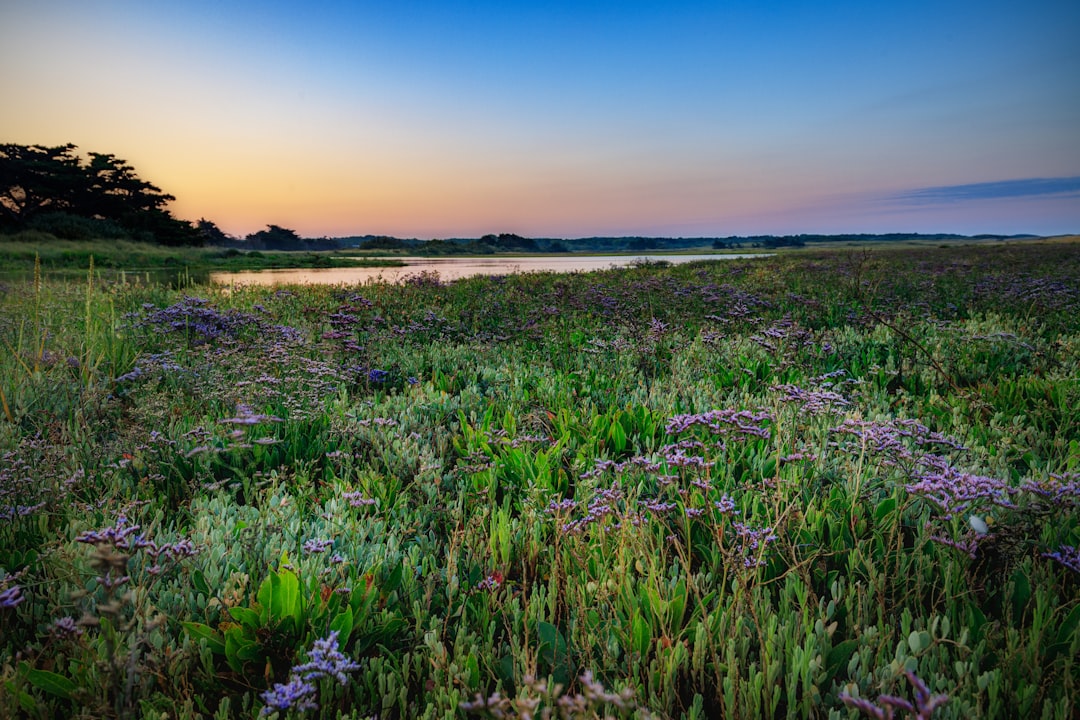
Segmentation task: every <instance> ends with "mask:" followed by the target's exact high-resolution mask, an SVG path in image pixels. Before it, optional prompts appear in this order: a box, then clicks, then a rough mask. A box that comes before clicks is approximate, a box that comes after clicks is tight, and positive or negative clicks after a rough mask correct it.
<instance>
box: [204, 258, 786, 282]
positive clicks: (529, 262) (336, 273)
mask: <svg viewBox="0 0 1080 720" xmlns="http://www.w3.org/2000/svg"><path fill="white" fill-rule="evenodd" d="M754 257H766V254H764V253H743V254H739V253H735V254H730V255H634V256H631V255H623V256H612V255H551V256H532V257H490V258H487V257H478V258H443V257H435V258H433V257H403V258H395V259H398V260H401V261H402V262H404V263H405V265H403V266H401V267H367V268H364V267H356V268H314V269H293V270H248V271H243V272H212V273H210V282H211V283H214V284H218V285H294V284H298V285H303V284H315V285H357V284H363V283H366V282H373V281H378V280H382V281H384V282H389V283H400V282H402V281H404V280H405V279H406V278H408V277H410V276H416V275H419V274H420V273H423V272H436V273H438V274H439V279H440V280H459V279H461V278H467V277H473V276H474V275H510V274H513V273H526V272H578V271H588V270H605V269H608V268H612V267H626V266H627V265H631V264H634V263H640V262H656V261H664V262H669V263H673V264H674V263H686V262H693V261H695V260H733V259H740V258H754Z"/></svg>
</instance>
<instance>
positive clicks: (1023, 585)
mask: <svg viewBox="0 0 1080 720" xmlns="http://www.w3.org/2000/svg"><path fill="white" fill-rule="evenodd" d="M1012 581H1013V595H1012V604H1013V616H1014V618H1015V619H1016V621H1017V622H1019V621H1020V619H1021V618H1022V617H1023V616H1024V608H1026V607H1027V604H1028V600H1030V599H1031V581H1030V580H1028V576H1027V575H1026V574H1025V573H1024V571H1023V570H1022V569H1019V568H1018V569H1017V570H1016V572H1014V573H1013V576H1012Z"/></svg>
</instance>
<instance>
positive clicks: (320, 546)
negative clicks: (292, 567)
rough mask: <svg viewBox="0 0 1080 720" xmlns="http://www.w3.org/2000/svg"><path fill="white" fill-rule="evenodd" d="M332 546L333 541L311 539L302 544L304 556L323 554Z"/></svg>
mask: <svg viewBox="0 0 1080 720" xmlns="http://www.w3.org/2000/svg"><path fill="white" fill-rule="evenodd" d="M333 546H334V541H333V540H324V539H322V538H312V539H310V540H308V541H307V542H305V543H304V554H305V555H314V554H318V553H324V552H326V551H327V550H329V549H330V548H332V547H333Z"/></svg>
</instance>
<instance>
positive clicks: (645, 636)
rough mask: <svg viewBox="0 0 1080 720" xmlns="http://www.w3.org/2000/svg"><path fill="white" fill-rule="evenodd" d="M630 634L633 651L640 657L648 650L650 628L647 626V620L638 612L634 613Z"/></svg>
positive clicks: (650, 634) (650, 637) (650, 635)
mask: <svg viewBox="0 0 1080 720" xmlns="http://www.w3.org/2000/svg"><path fill="white" fill-rule="evenodd" d="M630 635H631V639H632V641H633V647H634V652H636V653H638V654H639V655H640V656H641V657H645V656H646V655H647V654H648V652H649V646H650V645H651V644H652V629H651V628H650V627H649V623H648V621H646V620H645V618H643V617H642V616H641V615H640V614H639V613H634V619H633V621H632V622H631V624H630Z"/></svg>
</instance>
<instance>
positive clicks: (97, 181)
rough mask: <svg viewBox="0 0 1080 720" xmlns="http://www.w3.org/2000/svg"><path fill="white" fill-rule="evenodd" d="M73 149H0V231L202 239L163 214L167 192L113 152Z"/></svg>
mask: <svg viewBox="0 0 1080 720" xmlns="http://www.w3.org/2000/svg"><path fill="white" fill-rule="evenodd" d="M75 150H76V146H75V145H72V144H70V143H69V144H67V145H59V146H56V147H47V146H44V145H15V144H2V145H0V229H4V230H15V231H18V230H27V229H36V230H43V231H45V232H50V233H52V234H53V235H56V236H57V237H63V238H69V239H87V238H93V237H111V238H124V237H126V238H132V239H137V240H150V241H154V242H159V243H162V244H165V245H198V244H202V242H203V240H204V235H203V234H201V233H199V232H198V231H197V230H196V229H195V228H194V227H192V225H191V224H190V223H187V222H184V221H182V220H178V219H177V218H175V217H173V215H172V213H170V212H169V211H168V210H167V209H166V205H167V204H168V203H169V202H171V201H173V200H175V199H176V198H174V197H173V196H172V195H169V194H168V193H165V192H163V191H162V190H161V188H159V187H157V186H156V185H154V184H152V183H150V182H147V181H145V180H143V179H142V178H140V177H139V176H138V175H137V174H136V173H135V168H133V167H132V166H131V165H128V164H127V162H126V161H124V160H121V159H120V158H118V157H116V156H115V155H112V154H107V153H96V152H92V153H89V156H88V157H87V158H83V157H81V156H79V155H78V154H77V153H76V152H75Z"/></svg>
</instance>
